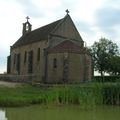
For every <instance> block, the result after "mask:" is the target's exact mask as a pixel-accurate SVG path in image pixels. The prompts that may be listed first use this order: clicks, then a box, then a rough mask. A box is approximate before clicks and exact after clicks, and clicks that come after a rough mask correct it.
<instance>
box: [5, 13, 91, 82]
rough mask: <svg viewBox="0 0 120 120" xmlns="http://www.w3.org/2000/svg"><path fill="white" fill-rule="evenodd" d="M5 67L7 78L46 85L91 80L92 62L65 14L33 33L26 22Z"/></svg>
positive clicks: (71, 22) (11, 49) (72, 24)
mask: <svg viewBox="0 0 120 120" xmlns="http://www.w3.org/2000/svg"><path fill="white" fill-rule="evenodd" d="M7 63H8V64H7V73H8V74H10V75H35V76H38V77H37V79H38V81H39V82H45V83H80V82H82V81H88V80H91V77H92V58H91V56H90V54H89V53H88V51H87V50H86V47H85V46H84V41H83V40H82V38H81V36H80V34H79V32H78V31H77V29H76V27H75V25H74V23H73V21H72V19H71V17H70V15H69V14H68V13H67V15H66V16H65V17H64V18H62V19H60V20H57V21H55V22H53V23H50V24H48V25H45V26H43V27H40V28H38V29H35V30H33V31H32V25H31V24H30V22H29V21H28V19H27V22H25V23H23V34H22V36H21V37H20V38H19V39H18V40H17V41H16V42H15V43H14V44H13V45H12V46H11V48H10V56H8V60H7Z"/></svg>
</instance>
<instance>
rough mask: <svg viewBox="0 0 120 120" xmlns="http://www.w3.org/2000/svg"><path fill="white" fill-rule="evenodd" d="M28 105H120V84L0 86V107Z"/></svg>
mask: <svg viewBox="0 0 120 120" xmlns="http://www.w3.org/2000/svg"><path fill="white" fill-rule="evenodd" d="M30 104H46V105H49V104H56V105H62V104H78V105H81V106H94V105H100V104H117V105H120V84H119V83H116V84H112V83H105V84H102V83H84V84H80V85H53V86H49V87H45V86H44V87H40V86H32V85H22V86H17V87H13V88H9V87H5V86H0V106H7V107H8V106H12V107H13V106H25V105H30Z"/></svg>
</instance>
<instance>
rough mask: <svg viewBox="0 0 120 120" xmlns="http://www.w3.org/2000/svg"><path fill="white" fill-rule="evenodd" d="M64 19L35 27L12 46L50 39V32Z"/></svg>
mask: <svg viewBox="0 0 120 120" xmlns="http://www.w3.org/2000/svg"><path fill="white" fill-rule="evenodd" d="M62 20H63V19H60V20H57V21H55V22H52V23H50V24H48V25H45V26H43V27H40V28H38V29H35V30H33V31H31V32H29V33H26V34H25V35H23V36H22V37H20V38H19V39H18V40H17V41H16V42H15V43H14V44H13V46H12V48H16V47H20V46H22V45H27V44H30V43H33V42H37V41H40V40H46V39H48V35H49V33H50V32H51V31H52V30H53V29H54V28H55V27H56V26H57V25H58V24H59V23H61V21H62Z"/></svg>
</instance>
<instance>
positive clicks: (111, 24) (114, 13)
mask: <svg viewBox="0 0 120 120" xmlns="http://www.w3.org/2000/svg"><path fill="white" fill-rule="evenodd" d="M109 2H110V4H108V3H109ZM118 3H120V1H118V0H116V2H113V1H106V4H105V5H104V6H103V7H101V8H100V9H98V10H97V11H96V12H95V20H96V21H95V25H96V26H97V27H98V29H99V31H101V32H103V33H105V34H106V36H107V37H108V38H109V39H112V40H113V41H115V42H116V43H117V45H118V46H119V45H120V42H119V39H118V38H119V33H120V30H119V28H120V8H119V7H118ZM119 5H120V4H119ZM106 36H105V37H106Z"/></svg>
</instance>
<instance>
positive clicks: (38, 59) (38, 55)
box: [37, 48, 40, 61]
mask: <svg viewBox="0 0 120 120" xmlns="http://www.w3.org/2000/svg"><path fill="white" fill-rule="evenodd" d="M37 61H40V48H38V50H37Z"/></svg>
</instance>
